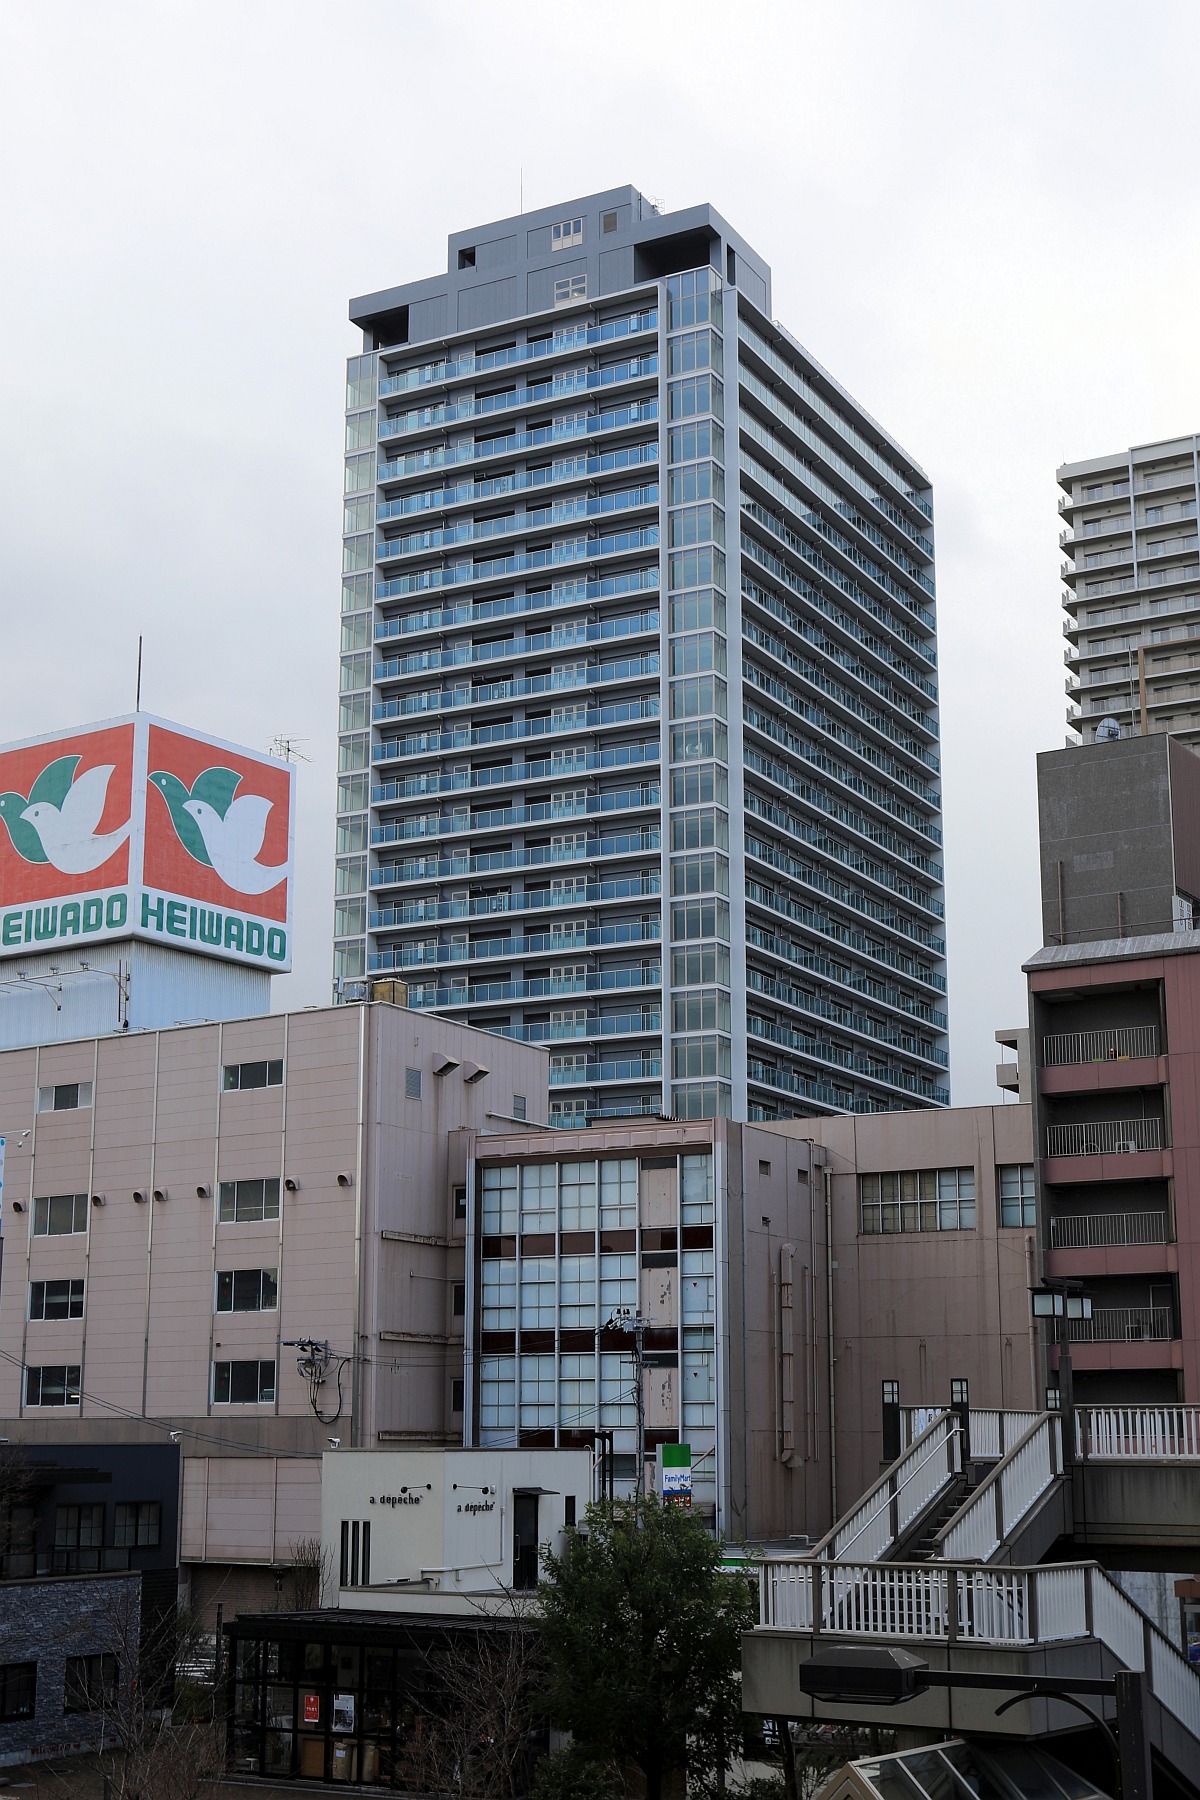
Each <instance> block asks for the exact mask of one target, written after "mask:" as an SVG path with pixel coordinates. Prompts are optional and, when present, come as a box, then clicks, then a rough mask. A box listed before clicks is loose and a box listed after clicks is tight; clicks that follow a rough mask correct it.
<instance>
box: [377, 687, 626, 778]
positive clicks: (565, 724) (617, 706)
mask: <svg viewBox="0 0 1200 1800" xmlns="http://www.w3.org/2000/svg"><path fill="white" fill-rule="evenodd" d="M658 715H659V698H658V695H657V694H647V695H646V696H644V697H643V698H638V699H636V700H616V701H614V702H613V703H612V705H611V706H585V705H580V706H570V707H563V708H562V709H561V710H560V711H556V712H552V713H551V714H550V716H549V718H546V719H526V720H523V721H522V722H521V723H520V724H511V725H477V726H475V727H474V728H473V729H472V728H470V727H467V726H462V727H460V728H459V729H457V730H453V731H423V732H420V733H419V734H417V735H414V736H411V737H405V738H394V739H392V740H391V741H390V742H387V743H382V744H378V745H377V746H376V747H375V750H374V751H373V753H372V754H373V757H374V760H375V761H376V762H391V761H393V760H394V759H395V758H397V757H403V756H429V755H434V754H440V753H441V752H442V751H445V750H471V749H475V748H476V747H478V746H480V745H483V744H507V743H513V742H515V741H518V740H520V739H523V738H536V737H546V736H548V735H552V734H554V733H559V732H579V731H595V730H598V729H599V728H600V727H602V726H605V725H631V724H635V723H637V722H638V721H639V720H643V719H657V718H658Z"/></svg>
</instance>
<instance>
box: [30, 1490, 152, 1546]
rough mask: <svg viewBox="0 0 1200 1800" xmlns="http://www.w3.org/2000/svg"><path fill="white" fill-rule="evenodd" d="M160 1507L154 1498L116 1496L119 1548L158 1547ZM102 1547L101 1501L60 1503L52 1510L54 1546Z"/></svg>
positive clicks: (115, 1531)
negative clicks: (126, 1498)
mask: <svg viewBox="0 0 1200 1800" xmlns="http://www.w3.org/2000/svg"><path fill="white" fill-rule="evenodd" d="M161 1532H162V1507H161V1506H160V1505H159V1502H158V1501H157V1500H128V1501H126V1500H119V1501H118V1502H117V1504H116V1506H115V1507H114V1509H113V1544H114V1546H115V1547H116V1549H118V1550H157V1549H158V1545H159V1539H160V1536H161ZM103 1547H104V1502H103V1501H102V1500H96V1501H88V1502H86V1503H85V1504H84V1505H82V1506H59V1507H56V1508H55V1513H54V1548H55V1549H56V1550H100V1549H103Z"/></svg>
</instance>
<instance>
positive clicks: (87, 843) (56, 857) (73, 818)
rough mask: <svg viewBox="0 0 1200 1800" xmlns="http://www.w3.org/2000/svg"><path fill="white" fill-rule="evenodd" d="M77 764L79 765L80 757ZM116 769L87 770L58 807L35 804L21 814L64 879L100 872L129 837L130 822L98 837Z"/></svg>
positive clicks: (110, 765) (105, 765)
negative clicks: (109, 785) (109, 787)
mask: <svg viewBox="0 0 1200 1800" xmlns="http://www.w3.org/2000/svg"><path fill="white" fill-rule="evenodd" d="M74 760H75V762H76V763H78V761H79V759H78V757H76V758H75V759H74ZM115 767H116V765H115V764H114V763H100V764H98V765H97V766H96V767H95V768H94V769H86V770H85V771H84V773H83V774H82V775H79V776H76V777H75V779H74V780H73V781H72V782H71V785H70V786H69V787H68V788H67V791H66V793H65V794H64V795H63V797H62V799H61V801H60V802H59V804H58V805H57V806H55V805H54V804H53V802H52V801H50V800H35V801H34V802H33V804H32V805H30V806H27V807H26V808H25V809H24V811H23V812H22V813H21V817H22V819H24V820H25V822H26V823H27V824H28V825H31V826H32V827H33V829H34V831H36V833H37V835H38V840H39V842H40V843H41V846H42V850H43V851H44V853H45V857H46V861H47V862H49V863H52V864H53V865H54V867H55V868H56V869H57V870H58V871H59V873H60V874H61V875H87V874H89V873H90V872H91V871H92V870H93V869H98V868H99V867H100V865H101V863H106V862H107V861H108V859H109V857H110V856H112V854H113V853H114V851H116V850H119V849H120V847H121V845H122V844H123V843H124V842H125V840H126V838H127V837H128V836H129V825H130V821H129V820H128V819H126V821H125V823H124V825H122V826H121V827H120V828H119V829H118V830H117V831H107V832H104V833H102V834H101V835H99V836H97V833H96V827H97V825H99V823H100V819H101V815H102V814H103V812H104V803H105V801H106V799H107V798H108V784H109V781H110V780H111V778H112V775H113V772H114V769H115Z"/></svg>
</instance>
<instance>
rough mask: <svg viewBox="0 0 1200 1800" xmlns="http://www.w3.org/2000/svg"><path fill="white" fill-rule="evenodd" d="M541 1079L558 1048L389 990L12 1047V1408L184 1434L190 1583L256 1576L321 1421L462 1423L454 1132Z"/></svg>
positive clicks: (484, 1121) (8, 1078)
mask: <svg viewBox="0 0 1200 1800" xmlns="http://www.w3.org/2000/svg"><path fill="white" fill-rule="evenodd" d="M546 1105H547V1083H546V1056H545V1053H544V1052H543V1051H541V1050H538V1049H533V1048H527V1047H526V1046H524V1045H521V1044H514V1043H510V1042H507V1041H505V1040H504V1039H501V1038H492V1037H486V1036H484V1035H483V1034H482V1033H480V1032H477V1031H472V1030H470V1029H464V1028H463V1027H461V1026H459V1025H456V1024H453V1023H451V1022H450V1021H449V1020H445V1019H440V1018H436V1017H435V1018H425V1017H423V1016H421V1015H419V1014H414V1013H411V1012H407V1011H404V1010H402V1009H401V1008H399V1007H392V1006H383V1005H373V1006H354V1007H339V1008H331V1009H326V1010H323V1011H319V1010H312V1011H308V1012H301V1013H294V1014H275V1015H270V1016H264V1017H258V1018H250V1019H238V1020H231V1021H226V1022H223V1023H219V1024H206V1025H194V1026H180V1027H175V1028H174V1029H170V1030H164V1031H144V1032H136V1033H130V1034H128V1035H123V1036H109V1037H105V1038H98V1039H82V1040H80V1041H78V1042H75V1043H55V1044H52V1045H47V1046H43V1047H41V1048H34V1049H22V1050H10V1051H7V1052H5V1053H3V1054H0V1118H3V1120H4V1123H5V1134H6V1137H7V1156H6V1161H5V1168H4V1188H3V1203H4V1204H3V1211H4V1219H3V1237H2V1239H0V1243H2V1244H3V1262H2V1266H0V1434H2V1435H5V1436H7V1437H9V1438H12V1439H13V1440H14V1441H19V1442H21V1443H24V1444H29V1445H31V1446H55V1445H57V1446H66V1445H73V1444H103V1443H104V1442H113V1441H122V1440H130V1441H135V1442H140V1443H146V1442H147V1441H149V1442H156V1443H160V1444H169V1443H170V1441H171V1437H172V1436H174V1435H176V1434H177V1435H178V1441H179V1443H180V1447H181V1454H182V1456H183V1473H182V1487H183V1493H182V1502H181V1505H182V1526H181V1558H180V1560H181V1562H182V1565H183V1568H184V1573H185V1576H186V1577H188V1578H191V1579H193V1583H194V1585H193V1597H194V1598H195V1600H196V1602H197V1604H198V1605H202V1606H203V1605H206V1604H208V1603H210V1602H212V1601H213V1599H214V1596H216V1597H223V1598H224V1600H225V1602H226V1607H227V1611H229V1610H231V1609H232V1608H233V1606H234V1605H235V1604H236V1602H237V1601H239V1600H244V1599H246V1598H247V1597H257V1598H258V1599H259V1600H260V1601H262V1602H264V1603H265V1602H266V1600H267V1599H268V1597H269V1596H271V1595H273V1594H274V1591H275V1588H274V1578H273V1577H271V1576H270V1575H269V1573H268V1571H269V1570H270V1568H271V1566H272V1565H275V1567H276V1569H277V1570H286V1569H287V1568H288V1567H289V1566H290V1564H291V1562H292V1560H293V1552H294V1548H295V1545H296V1544H297V1543H299V1542H300V1541H301V1540H304V1539H306V1538H313V1537H315V1536H316V1535H318V1533H319V1529H320V1487H319V1483H320V1461H319V1458H320V1454H321V1452H322V1451H323V1450H324V1449H325V1448H326V1447H327V1444H328V1440H329V1438H330V1437H336V1438H339V1439H341V1440H344V1441H345V1442H346V1444H347V1445H348V1446H349V1445H351V1444H362V1445H370V1444H378V1443H386V1442H407V1441H410V1440H414V1439H415V1440H419V1441H422V1442H446V1441H451V1442H452V1441H455V1440H459V1441H461V1435H462V1417H461V1412H462V1403H463V1402H462V1379H461V1372H462V1333H463V1291H464V1290H463V1286H462V1279H461V1273H460V1271H461V1266H462V1248H461V1243H462V1239H463V1237H464V1236H465V1228H466V1219H465V1213H466V1205H465V1187H464V1185H463V1181H464V1176H463V1173H462V1172H461V1171H459V1170H457V1169H456V1167H455V1164H454V1162H453V1158H454V1156H455V1154H456V1146H457V1145H458V1144H459V1142H460V1139H459V1138H458V1137H456V1136H455V1132H456V1129H457V1128H461V1127H464V1126H469V1127H473V1128H475V1129H476V1130H478V1131H480V1132H486V1131H488V1129H489V1128H494V1127H495V1124H496V1123H499V1124H503V1125H505V1126H509V1127H511V1125H512V1123H513V1121H514V1118H516V1117H525V1116H528V1117H529V1118H530V1119H534V1120H538V1119H544V1118H545V1115H546ZM456 1232H457V1233H458V1236H459V1247H458V1249H457V1251H456V1249H455V1234H456ZM264 1584H265V1585H264Z"/></svg>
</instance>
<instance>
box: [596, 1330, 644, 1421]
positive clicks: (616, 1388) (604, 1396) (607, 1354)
mask: <svg viewBox="0 0 1200 1800" xmlns="http://www.w3.org/2000/svg"><path fill="white" fill-rule="evenodd" d="M600 1423H601V1425H602V1426H604V1427H606V1428H607V1429H610V1430H611V1429H612V1428H613V1427H614V1426H617V1425H636V1424H637V1404H636V1402H635V1400H634V1389H633V1358H632V1357H631V1356H623V1355H622V1354H621V1352H620V1351H619V1350H603V1351H601V1353H600Z"/></svg>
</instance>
